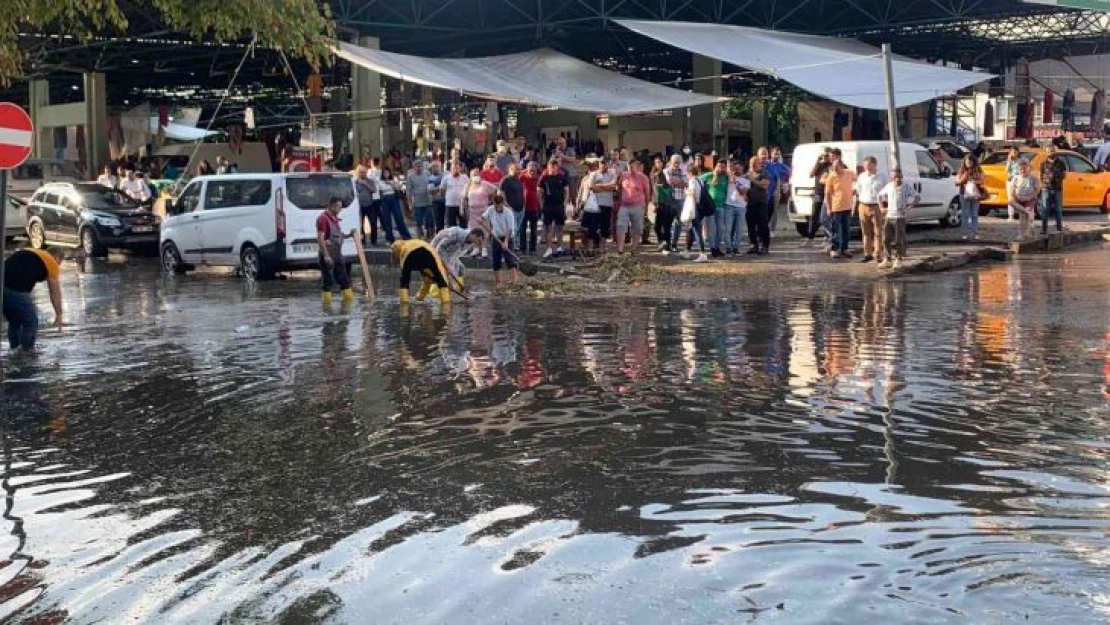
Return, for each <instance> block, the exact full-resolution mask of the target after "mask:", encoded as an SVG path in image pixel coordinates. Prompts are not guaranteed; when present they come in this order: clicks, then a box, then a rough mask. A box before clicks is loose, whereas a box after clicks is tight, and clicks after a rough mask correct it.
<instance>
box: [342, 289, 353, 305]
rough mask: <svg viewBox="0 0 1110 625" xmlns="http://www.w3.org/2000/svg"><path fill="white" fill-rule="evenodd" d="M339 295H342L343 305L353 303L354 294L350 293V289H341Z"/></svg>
mask: <svg viewBox="0 0 1110 625" xmlns="http://www.w3.org/2000/svg"><path fill="white" fill-rule="evenodd" d="M341 293H342V295H343V303H344V304H350V303H351V302H353V301H355V292H354V291H352V290H351V288H350V287H347V288H345V289H343V291H341Z"/></svg>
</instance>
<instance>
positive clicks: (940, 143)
mask: <svg viewBox="0 0 1110 625" xmlns="http://www.w3.org/2000/svg"><path fill="white" fill-rule="evenodd" d="M917 143H918V145H920V146H921V147H923V148H925V149H928V148H929V147H930V146H933V145H936V146H937V147H938V148H940V149H941V151H943V152H944V156H945V160H946V161H947V162H948V166H949V167H951V168H952V171H960V165H961V164H963V162H964V157H966V156H967V155H968V154H971V150H969V149H967V148H965V147H964V146H962V145H960V144H959V143H956V141H955V140H954V139H952V138H951V137H931V138H927V139H919V140H918V141H917Z"/></svg>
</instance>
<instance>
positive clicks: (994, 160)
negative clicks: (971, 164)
mask: <svg viewBox="0 0 1110 625" xmlns="http://www.w3.org/2000/svg"><path fill="white" fill-rule="evenodd" d="M1009 154H1010V153H1009V152H1006V151H1005V150H1003V151H1000V152H992V153H991V154H988V155H986V156H984V157H983V160H982V161H980V162H979V164H980V165H1004V164H1005V163H1006V159H1007V158H1008V157H1009ZM1022 156H1028V155H1025V154H1023V155H1022Z"/></svg>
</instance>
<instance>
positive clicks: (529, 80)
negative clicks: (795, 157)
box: [332, 42, 721, 115]
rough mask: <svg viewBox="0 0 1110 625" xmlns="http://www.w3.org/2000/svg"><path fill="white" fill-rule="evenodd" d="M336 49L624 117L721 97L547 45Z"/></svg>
mask: <svg viewBox="0 0 1110 625" xmlns="http://www.w3.org/2000/svg"><path fill="white" fill-rule="evenodd" d="M332 49H333V51H334V52H335V54H336V55H337V56H339V57H341V58H344V59H346V60H348V61H350V62H352V63H354V64H356V65H359V66H361V67H365V68H366V69H369V70H372V71H375V72H378V73H380V74H385V75H386V76H392V77H394V78H399V79H401V80H405V81H407V82H413V83H416V84H420V85H426V86H429V87H437V88H439V89H449V90H451V91H459V92H462V93H466V94H469V95H473V96H477V97H480V98H484V99H487V100H498V101H501V102H521V103H527V104H540V105H548V106H556V107H559V108H562V109H569V110H573V111H591V112H597V113H609V114H613V115H621V114H629V113H643V112H647V111H659V110H665V109H673V108H683V107H687V106H696V105H699V104H711V103H713V102H717V101H720V100H721V98H717V97H713V96H707V95H701V94H696V93H689V92H687V91H682V90H680V89H672V88H670V87H664V86H661V85H656V84H652V83H650V82H646V81H643V80H638V79H636V78H630V77H628V76H625V75H623V74H619V73H617V72H611V71H609V70H606V69H602V68H600V67H596V66H594V65H590V64H589V63H586V62H584V61H579V60H578V59H576V58H574V57H570V56H567V55H565V54H561V53H559V52H556V51H554V50H549V49H546V48H545V49H540V50H533V51H531V52H521V53H518V54H507V55H504V56H490V57H478V58H469V59H430V58H424V57H419V56H410V55H407V54H397V53H394V52H382V51H381V50H373V49H370V48H362V47H359V46H354V45H351V44H349V43H342V42H337V43H335V44H334V45H333V48H332Z"/></svg>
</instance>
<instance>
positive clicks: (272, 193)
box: [159, 173, 359, 280]
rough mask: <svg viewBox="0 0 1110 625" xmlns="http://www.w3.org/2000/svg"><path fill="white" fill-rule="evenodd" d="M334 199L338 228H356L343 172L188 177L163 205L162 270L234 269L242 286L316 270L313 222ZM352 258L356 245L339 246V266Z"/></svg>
mask: <svg viewBox="0 0 1110 625" xmlns="http://www.w3.org/2000/svg"><path fill="white" fill-rule="evenodd" d="M333 197H337V198H339V199H340V200H342V202H343V210H342V212H340V214H339V219H340V223H341V224H342V225H343V230H344V231H350V230H355V229H358V227H359V206H358V199H357V196H356V195H355V186H354V179H353V178H352V177H351V176H350V175H348V174H337V173H312V174H228V175H222V176H201V177H199V178H194V179H193V180H191V181H190V182H189V184H188V185H187V186H186V187H185V189H184V190H183V191H182V192H181V194H180V195H179V196H177V198H176V199H174V200H173V201H171V202H167V206H166V217H165V218H164V219H163V220H162V231H161V236H160V240H159V249H160V251H161V257H162V267H163V269H165V271H166V272H167V273H176V274H180V273H184V272H186V271H188V270H189V269H191V268H193V267H196V266H199V265H209V266H224V267H237V268H239V270H240V271H241V273H242V275H243V277H244V278H246V279H248V280H265V279H268V278H271V277H273V275H274V274H275V273H276V272H278V271H286V270H290V269H307V268H315V267H317V254H318V250H317V244H316V218H317V217H319V216H320V213H321V211H323V210H324V209H325V208H326V207H327V204H328V201H329V200H330V199H331V198H333ZM355 256H356V252H355V247H354V242H353V241H351V240H348V241H346V242H344V244H343V258H344V262H347V263H351V262H353V261H354V259H355Z"/></svg>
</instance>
